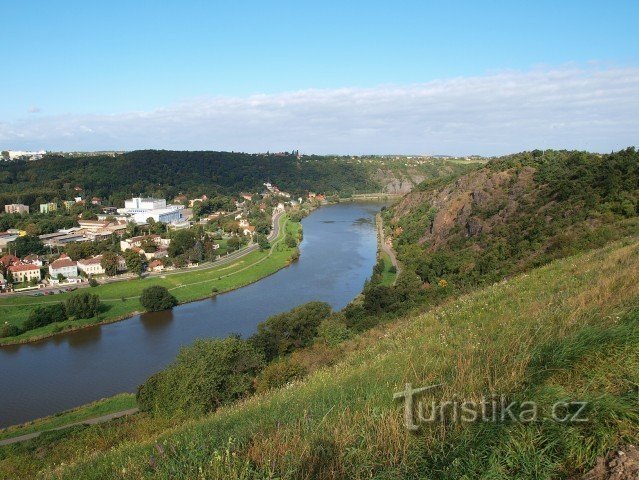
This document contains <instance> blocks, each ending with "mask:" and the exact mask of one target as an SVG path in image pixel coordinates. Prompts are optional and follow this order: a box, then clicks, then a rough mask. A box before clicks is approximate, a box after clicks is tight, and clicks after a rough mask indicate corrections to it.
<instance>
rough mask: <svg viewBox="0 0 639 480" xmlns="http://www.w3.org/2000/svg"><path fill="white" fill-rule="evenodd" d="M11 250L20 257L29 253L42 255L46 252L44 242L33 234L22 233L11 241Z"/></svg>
mask: <svg viewBox="0 0 639 480" xmlns="http://www.w3.org/2000/svg"><path fill="white" fill-rule="evenodd" d="M11 250H12V251H14V252H15V255H16V257H20V258H22V257H26V256H27V255H31V254H35V255H42V254H43V253H45V252H46V248H45V246H44V243H42V240H40V239H39V238H38V237H37V236H35V235H24V236H22V237H18V238H16V239H15V240H14V241H13V242H11Z"/></svg>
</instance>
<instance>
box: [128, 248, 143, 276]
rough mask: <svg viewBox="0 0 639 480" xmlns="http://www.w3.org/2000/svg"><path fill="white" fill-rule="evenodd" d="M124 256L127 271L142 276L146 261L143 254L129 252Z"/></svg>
mask: <svg viewBox="0 0 639 480" xmlns="http://www.w3.org/2000/svg"><path fill="white" fill-rule="evenodd" d="M122 255H123V256H124V261H125V262H126V268H127V270H128V271H129V272H131V273H135V274H137V275H142V271H143V270H144V260H146V259H145V258H144V257H143V256H142V255H141V254H139V253H136V252H134V251H133V250H127V251H126V252H124V253H123V254H122Z"/></svg>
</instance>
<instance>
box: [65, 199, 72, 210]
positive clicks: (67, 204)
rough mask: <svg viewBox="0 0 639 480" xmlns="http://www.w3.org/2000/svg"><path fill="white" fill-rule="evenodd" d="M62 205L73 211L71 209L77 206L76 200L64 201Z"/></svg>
mask: <svg viewBox="0 0 639 480" xmlns="http://www.w3.org/2000/svg"><path fill="white" fill-rule="evenodd" d="M62 205H64V208H65V209H66V210H71V208H72V207H73V206H74V205H75V200H63V201H62Z"/></svg>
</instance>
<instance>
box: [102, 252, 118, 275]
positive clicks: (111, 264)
mask: <svg viewBox="0 0 639 480" xmlns="http://www.w3.org/2000/svg"><path fill="white" fill-rule="evenodd" d="M100 266H101V267H102V268H103V269H104V273H106V274H107V275H108V276H109V277H113V276H115V275H117V273H118V256H117V254H115V253H114V252H111V251H106V252H104V253H103V254H102V258H101V259H100Z"/></svg>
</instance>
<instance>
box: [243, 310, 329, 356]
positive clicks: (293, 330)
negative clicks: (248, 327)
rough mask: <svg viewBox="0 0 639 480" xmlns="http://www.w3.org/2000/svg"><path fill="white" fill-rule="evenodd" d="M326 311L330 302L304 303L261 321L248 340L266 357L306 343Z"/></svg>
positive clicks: (292, 349) (313, 334) (313, 336)
mask: <svg viewBox="0 0 639 480" xmlns="http://www.w3.org/2000/svg"><path fill="white" fill-rule="evenodd" d="M330 314H331V306H330V305H329V304H328V303H324V302H309V303H305V304H304V305H301V306H299V307H296V308H294V309H292V310H291V311H289V312H285V313H280V314H278V315H274V316H272V317H269V318H267V319H266V320H265V321H264V322H261V323H260V324H259V325H258V326H257V333H255V334H254V335H253V336H252V337H251V338H250V341H251V342H252V343H253V344H254V345H255V346H256V347H257V348H258V349H259V350H261V351H262V352H263V353H264V356H265V358H266V359H267V360H269V361H270V360H272V359H273V358H276V357H278V356H282V355H287V354H289V353H291V352H293V351H294V350H297V349H299V348H303V347H306V346H308V345H310V344H311V342H312V340H313V338H315V336H317V327H318V326H319V325H320V323H322V320H324V319H325V318H326V317H328V316H329V315H330Z"/></svg>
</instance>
